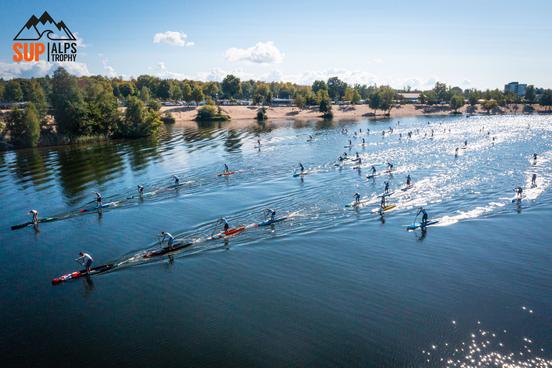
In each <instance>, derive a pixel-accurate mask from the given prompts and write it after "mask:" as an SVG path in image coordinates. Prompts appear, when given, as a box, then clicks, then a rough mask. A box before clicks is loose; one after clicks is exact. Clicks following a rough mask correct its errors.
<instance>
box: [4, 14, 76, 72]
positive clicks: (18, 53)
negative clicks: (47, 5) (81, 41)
mask: <svg viewBox="0 0 552 368" xmlns="http://www.w3.org/2000/svg"><path fill="white" fill-rule="evenodd" d="M13 40H14V41H16V42H14V43H13V45H12V49H13V52H14V55H13V61H15V62H16V63H19V62H21V61H27V62H32V61H40V60H41V58H43V57H45V58H46V61H57V62H61V61H76V60H77V38H76V37H75V35H74V34H73V32H71V30H70V29H69V27H67V25H66V24H65V23H64V22H63V21H62V20H61V21H59V22H56V21H55V20H54V19H53V18H52V17H51V16H50V14H48V12H46V11H45V12H44V13H43V14H42V15H41V16H40V18H37V17H36V16H35V15H34V14H33V15H32V16H31V17H30V18H29V20H28V21H27V23H25V25H24V26H23V27H22V28H21V30H20V31H19V32H18V33H17V35H16V36H15V37H14V38H13ZM21 41H27V42H21ZM32 41H35V42H32Z"/></svg>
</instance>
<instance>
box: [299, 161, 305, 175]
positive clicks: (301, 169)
mask: <svg viewBox="0 0 552 368" xmlns="http://www.w3.org/2000/svg"><path fill="white" fill-rule="evenodd" d="M299 171H300V172H301V174H302V173H303V172H305V167H304V166H303V164H302V163H300V162H299Z"/></svg>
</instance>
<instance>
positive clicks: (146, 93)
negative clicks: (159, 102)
mask: <svg viewBox="0 0 552 368" xmlns="http://www.w3.org/2000/svg"><path fill="white" fill-rule="evenodd" d="M150 98H151V91H150V89H149V88H148V86H143V87H142V88H141V89H140V99H141V100H142V101H144V102H145V103H147V102H148V101H149V100H150Z"/></svg>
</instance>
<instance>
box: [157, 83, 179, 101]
mask: <svg viewBox="0 0 552 368" xmlns="http://www.w3.org/2000/svg"><path fill="white" fill-rule="evenodd" d="M174 92H175V85H174V83H173V81H172V80H170V79H163V80H162V81H161V82H160V83H159V88H158V90H157V96H158V97H159V98H161V99H163V100H168V99H171V98H173V95H174Z"/></svg>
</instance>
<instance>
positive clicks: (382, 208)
mask: <svg viewBox="0 0 552 368" xmlns="http://www.w3.org/2000/svg"><path fill="white" fill-rule="evenodd" d="M385 207H387V201H386V199H385V196H384V195H382V196H381V202H380V212H381V213H383V211H385Z"/></svg>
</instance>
